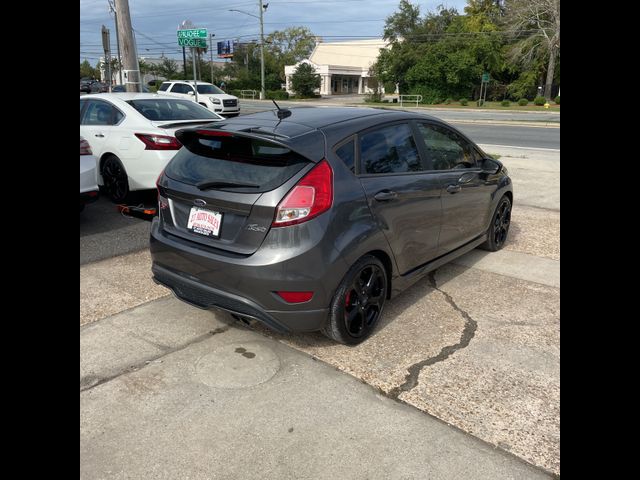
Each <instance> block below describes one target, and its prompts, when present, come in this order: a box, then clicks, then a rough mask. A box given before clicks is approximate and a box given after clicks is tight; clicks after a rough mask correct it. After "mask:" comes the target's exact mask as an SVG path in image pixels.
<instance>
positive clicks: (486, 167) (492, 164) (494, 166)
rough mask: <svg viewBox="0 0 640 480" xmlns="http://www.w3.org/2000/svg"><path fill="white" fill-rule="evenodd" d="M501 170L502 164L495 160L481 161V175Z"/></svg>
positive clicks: (486, 159)
mask: <svg viewBox="0 0 640 480" xmlns="http://www.w3.org/2000/svg"><path fill="white" fill-rule="evenodd" d="M501 169H502V163H501V162H499V161H498V160H496V159H495V158H485V159H483V160H482V173H488V174H491V175H493V174H495V173H498V172H499V171H500V170H501Z"/></svg>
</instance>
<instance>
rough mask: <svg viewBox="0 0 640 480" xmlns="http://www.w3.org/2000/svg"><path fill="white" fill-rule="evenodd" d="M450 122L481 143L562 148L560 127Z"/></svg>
mask: <svg viewBox="0 0 640 480" xmlns="http://www.w3.org/2000/svg"><path fill="white" fill-rule="evenodd" d="M450 123H451V124H452V125H454V126H455V127H456V128H458V129H459V130H460V131H461V132H462V133H464V134H465V135H467V136H468V137H469V138H470V139H471V140H473V141H474V142H476V143H478V144H481V145H483V144H490V145H505V146H510V147H528V148H552V149H555V150H559V149H560V129H559V128H558V127H549V128H545V127H523V126H516V125H473V124H468V123H459V122H450Z"/></svg>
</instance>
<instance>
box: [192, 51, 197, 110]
mask: <svg viewBox="0 0 640 480" xmlns="http://www.w3.org/2000/svg"><path fill="white" fill-rule="evenodd" d="M191 58H192V59H193V86H194V87H195V89H196V103H198V76H197V75H196V49H195V48H193V47H191Z"/></svg>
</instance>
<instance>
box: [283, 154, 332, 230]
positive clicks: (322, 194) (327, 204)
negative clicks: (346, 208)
mask: <svg viewBox="0 0 640 480" xmlns="http://www.w3.org/2000/svg"><path fill="white" fill-rule="evenodd" d="M332 203H333V170H331V166H330V165H329V162H327V161H326V160H322V161H321V162H320V163H318V164H317V165H316V166H315V167H313V168H312V169H311V171H309V173H307V174H306V175H305V176H304V177H302V179H300V181H299V182H298V183H297V184H296V186H295V187H293V189H291V191H290V192H289V193H288V194H287V196H286V197H284V199H283V200H282V201H281V202H280V204H279V205H278V207H277V208H276V216H275V218H274V220H273V223H272V224H271V226H272V227H286V226H288V225H296V224H298V223H302V222H306V221H307V220H311V219H312V218H314V217H317V216H318V215H320V214H321V213H323V212H326V211H327V210H329V208H331V204H332Z"/></svg>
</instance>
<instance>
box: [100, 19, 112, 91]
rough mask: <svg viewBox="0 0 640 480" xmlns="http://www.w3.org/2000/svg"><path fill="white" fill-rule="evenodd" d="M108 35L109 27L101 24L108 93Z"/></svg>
mask: <svg viewBox="0 0 640 480" xmlns="http://www.w3.org/2000/svg"><path fill="white" fill-rule="evenodd" d="M110 38H111V37H110V35H109V29H108V28H107V27H105V26H104V25H102V48H103V50H104V62H105V80H107V82H108V83H107V85H108V86H109V90H108V91H109V93H111V40H110Z"/></svg>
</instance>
